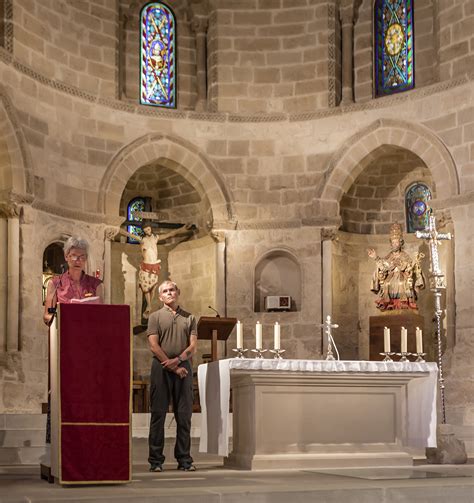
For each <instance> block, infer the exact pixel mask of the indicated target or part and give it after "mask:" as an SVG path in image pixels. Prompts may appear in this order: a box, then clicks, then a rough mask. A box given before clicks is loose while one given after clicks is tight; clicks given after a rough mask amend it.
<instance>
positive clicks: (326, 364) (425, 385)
mask: <svg viewBox="0 0 474 503" xmlns="http://www.w3.org/2000/svg"><path fill="white" fill-rule="evenodd" d="M231 370H258V371H260V370H261V371H266V370H272V371H292V372H320V373H325V372H336V373H349V374H350V373H356V372H357V373H365V374H367V373H369V374H370V373H380V372H386V373H398V372H423V373H428V376H427V377H420V378H418V379H412V380H411V381H410V382H409V384H408V386H407V414H408V418H407V424H408V431H407V445H408V446H409V447H417V448H424V447H436V424H437V413H436V396H437V375H438V367H437V365H436V363H433V362H423V363H417V362H379V361H358V360H354V361H345V360H333V361H326V360H285V359H282V360H274V359H272V360H270V359H250V358H243V359H240V358H232V359H227V360H219V361H216V362H212V363H209V364H203V365H199V367H198V382H199V396H200V402H201V440H200V444H199V451H200V452H207V453H210V454H218V455H220V456H228V455H229V433H228V431H229V428H228V423H229V398H230V371H231Z"/></svg>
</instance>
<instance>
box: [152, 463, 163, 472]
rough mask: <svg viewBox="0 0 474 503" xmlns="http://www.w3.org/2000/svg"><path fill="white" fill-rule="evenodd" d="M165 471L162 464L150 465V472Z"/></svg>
mask: <svg viewBox="0 0 474 503" xmlns="http://www.w3.org/2000/svg"><path fill="white" fill-rule="evenodd" d="M162 471H163V465H162V464H159V463H158V464H157V465H150V472H162Z"/></svg>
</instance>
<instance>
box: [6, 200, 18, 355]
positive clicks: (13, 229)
mask: <svg viewBox="0 0 474 503" xmlns="http://www.w3.org/2000/svg"><path fill="white" fill-rule="evenodd" d="M7 270H8V272H7V284H8V295H7V352H9V353H11V352H14V351H18V349H19V344H18V326H19V309H18V306H19V305H20V215H19V208H18V206H16V205H11V206H10V207H9V215H8V221H7Z"/></svg>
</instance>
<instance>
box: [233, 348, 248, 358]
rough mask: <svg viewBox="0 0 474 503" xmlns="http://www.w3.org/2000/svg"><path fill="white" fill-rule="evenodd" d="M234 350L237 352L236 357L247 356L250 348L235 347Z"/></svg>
mask: <svg viewBox="0 0 474 503" xmlns="http://www.w3.org/2000/svg"><path fill="white" fill-rule="evenodd" d="M232 351H234V353H237V356H236V358H245V353H246V352H247V351H248V349H244V348H235V349H233V350H232Z"/></svg>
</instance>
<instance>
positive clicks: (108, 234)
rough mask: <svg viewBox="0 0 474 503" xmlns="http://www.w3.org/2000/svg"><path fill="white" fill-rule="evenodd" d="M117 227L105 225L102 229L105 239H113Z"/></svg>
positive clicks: (116, 232) (117, 231)
mask: <svg viewBox="0 0 474 503" xmlns="http://www.w3.org/2000/svg"><path fill="white" fill-rule="evenodd" d="M119 230H120V228H119V227H106V228H105V230H104V237H105V240H106V241H113V240H114V239H115V236H116V235H117V234H118V233H119Z"/></svg>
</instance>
